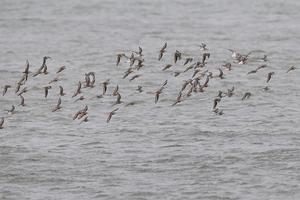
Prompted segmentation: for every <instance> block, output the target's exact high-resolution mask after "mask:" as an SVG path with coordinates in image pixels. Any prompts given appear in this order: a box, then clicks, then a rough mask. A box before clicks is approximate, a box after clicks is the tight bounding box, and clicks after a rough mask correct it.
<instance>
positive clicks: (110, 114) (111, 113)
mask: <svg viewBox="0 0 300 200" xmlns="http://www.w3.org/2000/svg"><path fill="white" fill-rule="evenodd" d="M117 110H119V108H116V109H114V110H113V111H111V112H110V113H108V117H107V119H106V123H109V122H110V120H111V117H112V116H113V115H114V114H116V111H117Z"/></svg>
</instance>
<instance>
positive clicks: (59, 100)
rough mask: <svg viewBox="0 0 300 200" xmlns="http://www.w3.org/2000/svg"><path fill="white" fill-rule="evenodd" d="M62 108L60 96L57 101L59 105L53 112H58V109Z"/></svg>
mask: <svg viewBox="0 0 300 200" xmlns="http://www.w3.org/2000/svg"><path fill="white" fill-rule="evenodd" d="M60 109H61V98H60V97H59V98H58V101H57V105H56V106H55V108H54V109H53V110H52V112H56V111H58V110H60Z"/></svg>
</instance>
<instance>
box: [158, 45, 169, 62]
mask: <svg viewBox="0 0 300 200" xmlns="http://www.w3.org/2000/svg"><path fill="white" fill-rule="evenodd" d="M167 46H168V44H167V43H165V44H164V46H163V47H162V48H161V49H160V51H159V56H158V60H161V59H162V57H163V55H164V53H165V52H166V48H167Z"/></svg>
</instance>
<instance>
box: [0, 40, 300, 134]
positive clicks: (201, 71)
mask: <svg viewBox="0 0 300 200" xmlns="http://www.w3.org/2000/svg"><path fill="white" fill-rule="evenodd" d="M167 47H168V44H167V43H165V44H164V45H163V47H162V48H161V49H160V50H159V53H158V61H161V60H162V59H163V57H164V56H165V53H166V51H167ZM199 47H200V57H199V58H195V57H188V56H186V54H184V53H182V52H180V51H178V50H176V51H175V52H174V54H173V59H174V60H173V61H172V64H166V65H165V66H164V67H163V68H162V71H168V70H170V68H172V67H173V66H174V65H175V64H176V63H180V65H182V66H183V70H181V71H175V72H174V73H173V75H174V77H178V76H179V75H180V74H182V73H188V72H191V71H192V73H191V76H190V78H189V79H187V80H184V83H183V85H182V86H181V88H179V92H178V95H177V97H176V99H175V100H174V103H173V104H172V106H176V105H177V104H179V103H181V102H182V101H183V100H184V99H186V98H188V97H190V96H191V95H192V93H203V92H205V89H206V88H207V87H208V86H209V82H210V81H211V80H212V79H224V78H225V74H224V72H223V70H228V71H231V70H232V67H233V63H236V64H240V65H243V64H246V63H247V62H248V60H249V57H250V56H251V54H252V53H253V52H249V53H248V54H245V55H244V54H241V53H238V52H236V51H235V50H232V49H228V50H229V52H230V53H231V57H232V61H231V62H227V63H225V64H223V65H222V66H221V67H220V68H218V71H219V73H218V74H213V73H212V72H211V71H209V70H208V69H207V67H206V65H207V63H208V61H209V58H210V56H211V54H210V53H209V49H208V48H207V45H206V44H204V43H202V44H201V45H199ZM48 59H51V58H50V57H48V56H45V57H43V63H42V65H41V67H40V68H39V69H38V70H37V71H36V72H31V71H30V64H29V62H28V60H26V66H25V69H24V71H23V72H22V76H21V79H20V80H19V81H18V82H17V83H16V85H14V86H13V85H4V87H3V93H2V96H5V95H6V94H7V92H9V90H11V89H12V88H13V87H14V89H15V91H14V93H15V94H16V96H17V97H19V98H20V104H19V106H26V104H25V98H24V94H25V93H27V92H29V91H30V89H28V87H26V83H27V80H28V79H34V78H35V77H36V76H39V75H41V74H45V75H47V74H48V70H47V60H48ZM124 60H125V61H126V62H122V61H124ZM259 60H260V61H262V62H264V63H263V64H261V65H259V66H258V67H257V68H256V69H254V70H251V71H249V72H248V74H254V73H256V72H258V71H259V70H261V69H263V68H266V67H267V66H268V65H267V64H266V62H267V61H268V58H267V56H266V55H264V57H262V58H259ZM123 63H127V64H128V65H129V67H128V69H127V70H126V71H125V72H124V75H123V79H126V78H128V79H129V81H133V80H135V79H138V78H139V77H141V74H137V73H136V72H137V71H139V70H141V69H142V68H144V66H145V65H144V63H145V58H144V55H143V49H142V48H141V47H139V48H138V51H131V52H130V54H129V55H126V53H120V54H117V60H116V66H117V67H118V66H119V65H121V64H123ZM295 69H296V68H295V67H294V66H290V67H288V68H287V71H286V73H289V72H290V71H292V70H295ZM64 70H66V66H61V67H59V69H58V70H57V72H56V74H57V75H59V74H61V73H63V72H64ZM274 74H275V73H274V72H272V71H271V72H268V74H267V77H266V83H268V82H270V81H271V79H272V77H273V76H274ZM59 81H61V80H60V79H59V78H58V77H56V78H54V79H53V80H51V81H50V82H49V83H48V85H46V86H44V87H43V90H44V97H45V98H47V97H48V93H49V90H51V89H52V87H53V85H52V84H53V83H55V82H59ZM95 82H96V74H95V73H94V72H88V73H85V74H84V80H80V81H78V84H77V87H76V88H75V91H74V93H73V95H72V98H75V97H76V100H75V102H76V101H82V100H84V99H85V97H84V95H82V94H83V88H93V87H95V86H96V84H95ZM109 83H110V79H107V80H106V81H104V82H102V83H101V86H102V93H101V94H100V95H97V98H103V97H104V96H105V95H108V92H107V90H108V89H107V88H108V85H109ZM167 85H168V80H164V82H163V83H162V84H161V85H160V87H159V88H158V89H157V90H155V91H154V92H153V94H154V103H155V104H157V103H158V102H159V99H160V95H162V94H163V92H164V89H165V88H166V87H167ZM263 89H264V90H268V89H269V87H268V86H266V87H265V88H263ZM136 91H138V92H139V93H143V86H141V85H138V86H137V88H136ZM234 91H235V87H234V86H232V88H230V89H227V91H226V92H223V91H218V95H217V96H216V97H215V98H214V99H213V102H212V112H214V113H216V114H218V115H222V114H223V110H221V109H219V104H220V102H221V100H222V99H223V98H225V97H231V96H233V95H234V94H235V92H234ZM65 95H66V94H65V92H64V88H63V87H62V86H61V85H60V86H59V98H58V100H57V104H56V106H55V107H54V108H52V110H51V111H52V112H57V111H59V110H61V109H63V107H62V97H63V96H65ZM109 95H112V96H114V97H116V101H115V103H114V105H119V104H122V103H124V102H123V101H121V98H122V96H121V94H120V90H119V86H118V85H116V87H115V88H114V90H113V91H112V93H111V94H109ZM251 95H252V94H251V93H250V92H246V93H244V95H243V96H242V98H241V100H246V99H248V98H250V96H251ZM129 104H130V103H129ZM88 108H89V107H88V105H85V107H84V108H82V109H80V110H78V111H77V112H75V114H74V115H73V120H76V119H78V120H81V122H88V116H89V115H88ZM119 109H120V107H118V108H115V109H113V110H112V111H111V112H109V113H108V114H107V118H106V122H107V123H109V122H110V120H111V119H112V117H113V115H115V114H116V113H117V111H118V110H119ZM15 111H16V107H15V105H12V107H11V109H9V110H6V112H7V113H8V114H15ZM81 122H80V123H81ZM4 127H5V118H4V117H1V118H0V129H3V128H4Z"/></svg>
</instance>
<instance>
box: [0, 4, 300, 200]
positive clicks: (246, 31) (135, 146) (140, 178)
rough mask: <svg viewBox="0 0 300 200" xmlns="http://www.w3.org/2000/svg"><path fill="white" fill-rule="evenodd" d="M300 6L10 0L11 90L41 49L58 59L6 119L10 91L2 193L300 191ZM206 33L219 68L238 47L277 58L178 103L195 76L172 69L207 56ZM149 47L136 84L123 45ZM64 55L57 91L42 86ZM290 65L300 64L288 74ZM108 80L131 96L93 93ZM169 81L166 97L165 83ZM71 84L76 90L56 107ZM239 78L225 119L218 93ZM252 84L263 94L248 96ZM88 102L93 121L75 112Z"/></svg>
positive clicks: (13, 100) (205, 195)
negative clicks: (122, 56)
mask: <svg viewBox="0 0 300 200" xmlns="http://www.w3.org/2000/svg"><path fill="white" fill-rule="evenodd" d="M299 10H300V2H299V1H296V0H294V1H292V0H291V1H284V0H274V1H267V0H264V1H258V0H256V1H234V0H228V1H221V0H212V1H198V0H194V1H193V0H188V1H179V0H178V1H159V0H153V1H150V0H149V1H137V0H128V1H117V0H112V1H109V0H107V1H96V0H94V1H93V0H90V1H79V0H76V1H71V0H65V1H58V0H56V1H33V0H32V1H30V0H28V1H21V0H19V1H18V0H14V1H10V0H3V1H1V6H0V45H1V48H0V55H1V56H0V72H1V73H0V76H1V79H0V86H1V87H3V86H4V85H5V84H11V85H13V86H14V85H15V83H16V82H17V81H18V80H19V78H20V76H21V72H22V71H23V70H24V65H25V61H26V59H28V60H29V62H30V64H31V67H30V69H31V71H35V70H37V69H38V67H40V65H41V63H42V57H43V56H45V55H48V56H51V57H52V60H49V62H48V70H49V72H50V73H49V74H48V75H40V76H37V77H36V78H31V77H30V78H29V80H28V82H27V83H26V86H27V88H28V89H29V91H28V92H27V93H26V94H25V95H24V97H25V103H26V106H25V107H20V106H16V113H15V114H13V115H8V114H7V113H6V112H5V111H4V110H5V109H10V107H11V105H12V104H14V105H18V104H19V102H20V99H19V97H17V96H16V95H15V94H14V91H13V90H14V89H11V90H9V91H8V93H7V94H6V95H5V96H4V97H2V96H1V97H0V108H1V111H0V116H3V117H5V124H4V129H1V130H0V199H258V198H259V199H280V200H282V199H300V192H299V191H300V173H299V172H300V148H299V145H300V136H299V134H300V133H299V132H300V114H299V113H300V103H299V102H300V101H299V97H300V84H299V83H300V82H299V72H300V70H298V69H299V61H300V58H299V55H300V48H299V43H300V35H299V33H300V25H299V20H300V13H299ZM166 41H167V42H168V48H167V52H166V55H165V56H164V58H163V60H162V61H161V62H159V61H157V56H158V52H159V49H160V48H161V47H162V46H163V44H164V43H165V42H166ZM201 42H205V43H207V44H208V48H209V52H210V53H211V58H210V59H209V60H208V64H207V68H208V69H209V70H210V71H212V72H213V73H218V68H219V67H220V66H221V65H222V64H224V63H225V62H228V61H232V59H231V57H230V56H231V55H230V52H229V51H228V50H227V49H228V48H232V49H236V50H238V51H239V52H242V53H245V54H246V53H247V52H249V51H251V50H257V51H256V52H258V53H256V54H254V55H252V56H261V55H263V54H267V55H268V58H269V61H268V62H267V64H268V67H267V68H266V69H262V70H261V71H259V72H258V73H257V74H254V75H246V73H247V72H248V71H250V70H252V69H255V68H256V67H257V66H259V65H261V64H263V63H262V62H258V61H253V60H252V61H249V63H248V64H246V65H238V64H234V65H233V70H232V71H230V72H228V71H225V77H226V78H225V79H222V80H212V81H211V82H210V85H209V87H208V88H207V89H206V91H205V92H204V93H195V94H193V95H192V96H191V97H189V98H188V99H186V100H184V101H183V102H182V103H180V104H179V105H177V106H174V107H172V106H170V105H171V104H172V103H173V102H174V100H175V99H176V96H177V93H178V91H179V89H180V88H181V84H182V83H183V80H186V79H188V78H190V76H191V72H190V73H185V74H181V75H180V76H178V77H174V76H173V74H172V73H173V72H174V71H177V70H182V69H183V68H182V64H177V65H176V66H175V67H174V68H171V69H170V70H169V71H166V72H162V71H161V69H162V68H163V67H164V66H165V64H168V63H172V59H173V58H172V55H173V53H174V52H175V50H176V49H178V50H180V51H182V52H184V53H185V54H186V55H190V56H195V57H200V55H201V54H200V53H201V52H200V51H199V47H198V46H197V45H199V44H200V43H201ZM138 46H142V47H143V50H144V52H143V53H144V57H145V67H144V68H143V69H142V70H141V71H140V72H139V74H142V76H141V77H140V78H138V79H136V80H134V81H132V82H129V81H128V79H122V78H121V77H122V76H123V72H124V71H125V70H126V69H127V68H128V66H127V65H128V64H126V63H125V62H122V63H121V65H120V66H119V67H116V66H115V61H116V54H117V53H121V52H126V53H128V51H129V50H136V49H137V47H138ZM250 57H251V56H250ZM252 58H253V57H252ZM180 63H182V62H180ZM62 65H66V66H67V70H66V71H65V72H64V73H63V74H62V75H61V80H60V81H59V82H57V83H53V84H52V89H51V90H50V91H49V97H48V98H47V99H45V98H44V93H43V90H42V89H41V87H42V86H43V85H46V84H47V83H48V82H49V81H50V80H51V79H53V78H54V77H55V72H56V70H57V69H58V68H59V67H60V66H62ZM291 65H295V66H296V67H298V69H296V70H295V71H292V72H290V73H286V70H287V68H288V67H289V66H291ZM89 71H94V72H95V73H96V85H97V86H96V87H95V88H93V89H84V90H83V94H84V96H85V97H86V99H85V100H83V101H80V102H76V103H75V102H74V98H73V99H72V98H71V95H72V94H73V92H74V90H75V89H76V85H77V83H78V81H79V80H82V79H83V78H84V73H87V72H89ZM270 71H274V72H275V75H274V77H273V78H272V79H271V81H270V83H268V84H266V82H265V81H266V77H267V73H268V72H270ZM108 78H110V84H109V86H108V93H109V94H110V93H111V92H112V90H113V88H114V87H115V86H116V84H119V86H120V93H121V95H122V101H123V102H124V103H122V104H121V105H119V106H113V102H114V101H115V97H112V96H109V95H106V96H105V97H104V98H101V99H98V98H96V97H95V96H96V95H99V94H100V93H101V92H102V89H101V86H100V83H101V82H103V81H105V80H106V79H108ZM166 79H167V80H168V85H167V88H166V89H165V91H164V93H163V94H162V95H161V97H160V101H159V102H158V104H154V94H153V91H155V90H157V89H158V88H159V87H160V85H161V84H162V83H163V81H164V80H166ZM59 85H62V86H63V87H64V88H65V91H66V93H67V95H66V96H65V97H63V98H62V107H63V108H62V110H61V111H59V112H55V113H52V112H51V109H52V108H53V107H54V106H55V105H56V102H57V99H58V91H59V90H58V86H59ZM137 85H142V86H143V88H144V92H143V93H141V94H139V93H138V92H137V91H136V88H137ZM233 85H234V86H235V88H236V91H235V95H234V96H233V97H231V98H224V99H223V100H222V102H221V103H220V108H221V109H223V111H224V115H222V116H219V115H216V114H215V113H213V112H212V111H211V107H212V101H213V99H214V97H215V96H216V95H217V93H218V90H223V91H226V90H227V88H231V87H232V86H233ZM266 85H268V86H269V87H270V90H269V91H263V90H262V88H263V87H265V86H266ZM246 91H249V92H251V93H252V94H253V95H252V96H251V97H250V98H249V99H248V100H246V101H241V97H242V96H243V94H244V93H245V92H246ZM129 102H135V104H134V105H132V106H125V105H126V104H127V103H129ZM85 105H88V106H89V120H90V121H89V122H87V123H81V124H80V123H79V121H73V120H72V116H73V114H74V113H75V112H76V111H77V110H79V109H81V108H83V107H84V106H85ZM116 107H120V110H119V111H117V114H116V115H114V116H113V118H112V120H111V122H110V123H108V124H107V123H106V117H107V113H108V112H110V111H111V110H113V109H114V108H116Z"/></svg>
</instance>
